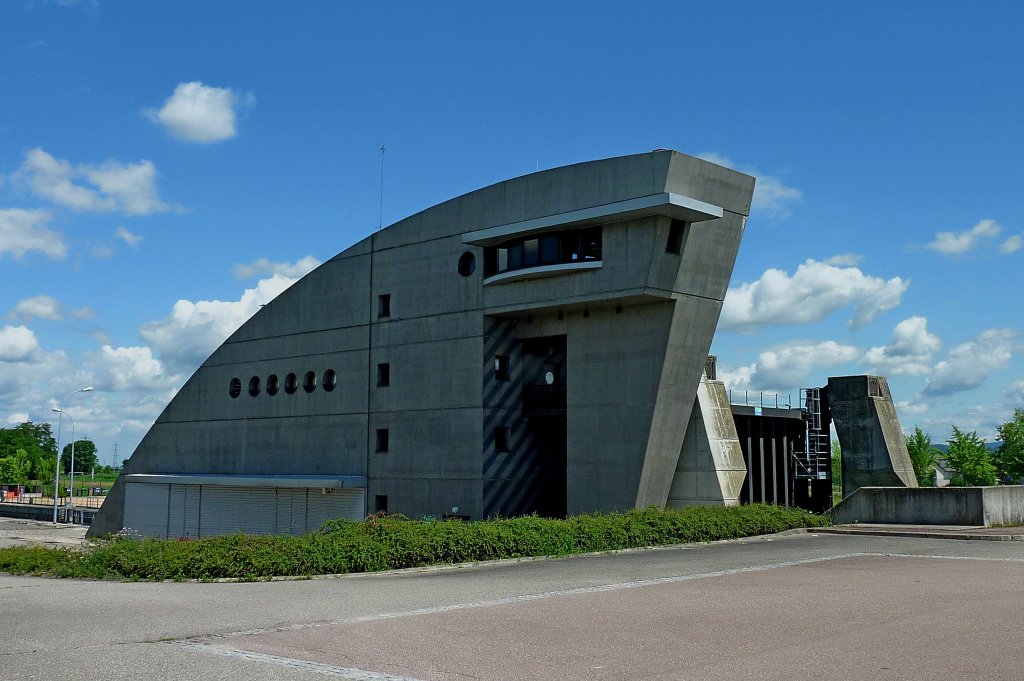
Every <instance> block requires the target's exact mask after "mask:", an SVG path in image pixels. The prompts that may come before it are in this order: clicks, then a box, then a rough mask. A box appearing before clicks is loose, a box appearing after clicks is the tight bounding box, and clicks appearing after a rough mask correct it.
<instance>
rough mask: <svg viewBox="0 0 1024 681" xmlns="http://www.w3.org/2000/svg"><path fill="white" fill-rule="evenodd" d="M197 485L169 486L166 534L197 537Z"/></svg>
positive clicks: (175, 537) (198, 495)
mask: <svg viewBox="0 0 1024 681" xmlns="http://www.w3.org/2000/svg"><path fill="white" fill-rule="evenodd" d="M200 498H201V493H200V488H199V485H176V484H172V485H171V486H170V498H169V501H168V504H167V509H168V511H167V536H168V537H170V538H172V539H177V538H178V537H189V538H191V539H195V538H197V537H199V500H200Z"/></svg>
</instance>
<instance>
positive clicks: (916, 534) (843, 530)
mask: <svg viewBox="0 0 1024 681" xmlns="http://www.w3.org/2000/svg"><path fill="white" fill-rule="evenodd" d="M815 532H819V533H822V534H845V535H867V536H870V537H905V538H910V539H957V540H960V541H1024V534H972V533H970V532H929V531H927V530H883V529H859V528H853V527H821V528H817V529H816V530H815Z"/></svg>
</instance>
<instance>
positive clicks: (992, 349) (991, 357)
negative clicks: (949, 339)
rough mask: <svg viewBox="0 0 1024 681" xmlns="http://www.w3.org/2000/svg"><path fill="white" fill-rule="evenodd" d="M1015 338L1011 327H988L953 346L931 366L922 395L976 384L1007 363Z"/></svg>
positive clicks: (937, 394) (949, 392) (1011, 354)
mask: <svg viewBox="0 0 1024 681" xmlns="http://www.w3.org/2000/svg"><path fill="white" fill-rule="evenodd" d="M1016 337H1017V332H1016V331H1014V330H1013V329H989V330H988V331H985V332H983V333H982V334H981V335H980V336H978V337H977V338H973V339H971V340H969V341H967V342H964V343H961V344H960V345H958V346H956V347H955V348H953V349H952V350H950V351H949V354H948V355H946V359H944V360H942V361H941V362H939V363H938V364H936V365H935V368H934V369H933V370H932V375H931V377H930V378H929V379H928V381H927V382H926V383H925V386H924V390H923V391H922V392H923V394H925V395H932V396H944V395H951V394H953V393H957V392H961V391H964V390H970V389H971V388H976V387H978V386H979V385H981V384H982V383H984V382H985V379H987V378H988V377H989V376H990V375H992V374H994V373H995V372H997V371H1001V370H1002V369H1005V368H1006V366H1007V365H1008V364H1009V363H1010V359H1011V358H1012V357H1013V352H1014V349H1015V339H1016Z"/></svg>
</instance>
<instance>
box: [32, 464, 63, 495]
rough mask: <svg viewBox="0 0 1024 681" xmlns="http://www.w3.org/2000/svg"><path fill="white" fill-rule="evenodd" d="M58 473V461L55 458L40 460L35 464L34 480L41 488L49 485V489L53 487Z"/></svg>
mask: <svg viewBox="0 0 1024 681" xmlns="http://www.w3.org/2000/svg"><path fill="white" fill-rule="evenodd" d="M56 472H57V460H56V458H54V457H49V456H48V457H45V458H43V459H40V460H39V461H37V462H36V464H35V470H34V471H33V472H32V479H33V480H38V481H39V484H40V486H42V485H49V486H50V487H48V488H47V489H50V488H52V487H53V479H54V477H56Z"/></svg>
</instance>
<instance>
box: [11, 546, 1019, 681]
mask: <svg viewBox="0 0 1024 681" xmlns="http://www.w3.org/2000/svg"><path fill="white" fill-rule="evenodd" d="M1022 607H1024V543H1019V542H962V541H949V540H937V539H915V538H902V537H875V536H837V535H825V534H820V533H812V534H806V535H799V534H798V535H789V536H786V537H778V538H772V539H762V540H747V541H740V542H728V543H721V544H714V545H691V546H686V547H674V548H668V549H655V550H649V551H638V552H629V553H619V554H611V555H600V556H587V557H576V558H568V559H558V560H546V561H530V562H522V563H514V564H508V563H502V564H496V565H481V566H475V567H461V568H450V569H442V570H422V571H408V572H403V573H397V574H382V575H361V576H351V577H344V578H332V579H314V580H308V581H291V582H271V583H248V584H199V583H162V584H149V583H126V584H121V583H108V582H77V581H71V580H48V579H37V578H27V577H11V576H0V630H2V632H3V634H2V636H0V670H2V671H0V677H2V678H9V679H19V680H20V679H32V678H47V679H56V678H59V679H95V678H108V679H135V678H140V677H142V676H146V677H147V678H157V679H160V678H174V679H182V678H204V679H278V678H281V679H283V678H288V679H307V678H308V679H313V678H324V677H325V676H327V677H330V676H334V677H335V678H348V679H362V680H373V681H379V680H380V679H386V678H405V679H419V680H421V681H426V680H432V679H465V678H478V679H526V678H528V679H538V678H566V679H622V678H629V679H733V678H737V679H739V678H743V679H750V678H758V679H783V678H784V679H786V680H787V681H800V680H801V679H812V678H813V679H821V678H825V679H828V678H837V679H838V678H843V679H846V678H849V677H851V676H852V677H854V678H863V679H894V678H930V679H959V678H985V679H997V680H998V679H1019V678H1020V673H1021V672H1020V670H1021V669H1024V656H1022V654H1021V652H1020V646H1019V641H1018V634H1017V632H1018V629H1019V627H1018V624H1019V613H1020V612H1021V609H1022ZM72 660H73V661H74V662H73V663H71V662H70V661H72Z"/></svg>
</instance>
